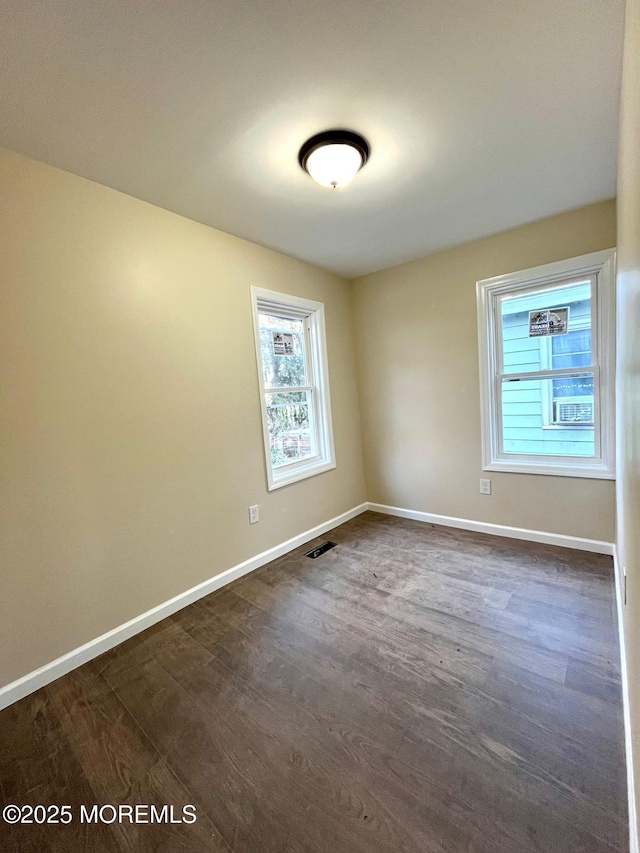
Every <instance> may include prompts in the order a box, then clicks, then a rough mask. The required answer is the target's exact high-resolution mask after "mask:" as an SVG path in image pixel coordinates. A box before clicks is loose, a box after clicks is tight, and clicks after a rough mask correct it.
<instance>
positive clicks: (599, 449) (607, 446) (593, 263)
mask: <svg viewBox="0 0 640 853" xmlns="http://www.w3.org/2000/svg"><path fill="white" fill-rule="evenodd" d="M615 258H616V253H615V249H608V250H606V251H603V252H593V253H591V254H589V255H582V256H581V257H578V258H569V259H568V260H565V261H558V262H557V263H553V264H545V265H544V266H540V267H533V268H531V269H527V270H522V271H521V272H515V273H509V274H508V275H502V276H496V277H495V278H488V279H484V280H482V281H479V282H477V284H476V292H477V299H478V345H479V356H480V403H481V415H482V468H483V470H485V471H506V472H512V473H520V474H551V475H556V476H560V477H593V478H599V479H607V480H613V479H615V453H614V437H615V401H614V390H615ZM582 277H584V278H586V277H595V292H596V298H595V300H594V301H593V302H592V308H591V310H592V329H593V330H594V332H595V334H592V351H593V352H594V353H595V354H596V355H597V359H598V364H599V371H598V370H597V369H596V370H594V385H595V394H594V412H595V423H596V428H595V443H596V456H595V457H594V458H593V459H586V458H584V457H583V458H581V457H571V456H533V455H517V454H513V453H509V454H504V453H501V452H500V448H501V446H502V437H501V430H502V419H501V417H500V396H501V391H502V389H501V388H499V387H498V383H499V381H500V380H499V377H498V364H499V347H500V346H501V341H500V328H501V326H500V323H499V317H498V316H497V306H498V297H499V296H501V295H503V294H504V293H513V292H514V291H517V290H527V289H530V288H532V287H544V286H545V285H547V286H549V287H555V286H557V285H558V284H561V283H563V282H566V281H567V280H571V279H579V278H582ZM595 360H596V359H595V357H594V362H595ZM574 372H575V371H574ZM541 376H542V377H544V371H542V373H541ZM601 403H602V405H603V407H604V412H601V411H600V406H601Z"/></svg>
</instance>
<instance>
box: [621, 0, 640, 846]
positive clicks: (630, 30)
mask: <svg viewBox="0 0 640 853" xmlns="http://www.w3.org/2000/svg"><path fill="white" fill-rule="evenodd" d="M618 324H619V325H618V335H619V337H618V383H617V388H616V391H617V402H618V442H617V444H618V481H617V486H618V566H619V570H624V569H626V573H627V607H626V608H625V609H624V611H623V615H624V630H625V640H626V641H625V648H626V656H627V678H628V683H629V694H630V695H629V699H630V711H631V713H630V719H631V726H632V739H631V742H632V744H633V757H634V761H633V765H634V776H635V801H636V808H637V807H638V805H640V331H639V330H640V0H627V18H626V26H625V46H624V63H623V74H622V97H621V114H620V154H619V159H618ZM637 832H639V829H638V827H637V824H636V833H637Z"/></svg>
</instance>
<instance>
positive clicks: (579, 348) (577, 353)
mask: <svg viewBox="0 0 640 853" xmlns="http://www.w3.org/2000/svg"><path fill="white" fill-rule="evenodd" d="M590 366H591V329H580V330H578V331H573V332H568V333H567V334H566V335H554V336H553V337H552V338H551V367H553V368H554V369H555V368H560V367H590Z"/></svg>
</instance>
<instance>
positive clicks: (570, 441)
mask: <svg viewBox="0 0 640 853" xmlns="http://www.w3.org/2000/svg"><path fill="white" fill-rule="evenodd" d="M565 304H567V303H565ZM588 318H589V303H588V302H586V301H581V302H576V303H573V304H571V306H570V328H574V327H575V326H577V325H579V324H580V320H588ZM502 334H503V342H504V370H505V373H524V372H527V371H530V370H531V371H535V370H543V369H546V368H547V367H551V365H550V364H546V363H543V347H545V346H546V345H548V341H546V340H545V339H544V338H530V337H529V314H528V312H520V313H518V314H511V315H507V316H505V317H504V318H503V332H502ZM548 385H549V382H543V381H541V380H529V381H521V382H511V383H509V382H507V383H505V385H504V388H503V397H502V400H503V433H504V450H505V452H507V453H509V452H511V453H533V454H554V455H559V456H584V455H591V454H592V453H593V442H594V430H593V429H588V428H585V427H580V428H575V427H569V428H568V429H559V428H557V427H554V428H551V429H548V428H544V427H545V423H544V407H545V404H544V403H543V394H548V387H547V386H548Z"/></svg>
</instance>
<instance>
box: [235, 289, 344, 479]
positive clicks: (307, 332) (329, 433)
mask: <svg viewBox="0 0 640 853" xmlns="http://www.w3.org/2000/svg"><path fill="white" fill-rule="evenodd" d="M250 290H251V310H252V315H253V331H254V342H255V352H256V367H257V370H258V388H259V392H260V411H261V415H262V434H263V444H264V456H265V469H266V475H267V489H268V491H270V492H271V491H273V490H274V489H279V488H282V487H283V486H288V485H289V484H290V483H297V482H299V481H300V480H304V479H306V478H307V477H313V476H315V475H316V474H322V473H324V472H325V471H330V470H332V469H333V468H335V467H336V461H335V448H334V442H333V422H332V417H331V395H330V391H329V366H328V360H327V343H326V329H325V319H324V305H323V303H322V302H316V301H314V300H311V299H304V298H302V297H300V296H291V295H289V294H286V293H281V292H279V291H275V290H265V289H264V288H261V287H251V289H250ZM260 313H264V314H275V315H278V316H281V317H285V318H286V317H289V318H292V319H296V320H303V323H304V346H305V355H306V361H307V364H306V367H307V377H306V379H307V385H305V386H300V388H298V387H296V388H295V389H294V390H296V391H300V390H301V391H309V392H310V393H311V405H310V409H311V412H310V416H309V421H310V427H311V432H312V436H313V440H314V441H315V450H316V453H315V454H314V455H313V456H310V457H307V458H305V459H298V460H296V461H294V462H291V463H288V464H286V465H281V466H278V467H274V466H273V464H272V462H271V440H270V435H269V416H268V413H267V404H266V395H267V394H274V393H275V394H277V393H281V392H283V393H284V392H289V391H290V390H291V389H290V388H288V387H287V388H266V387H265V383H264V373H263V365H262V354H261V348H260V324H259V319H258V314H260Z"/></svg>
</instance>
